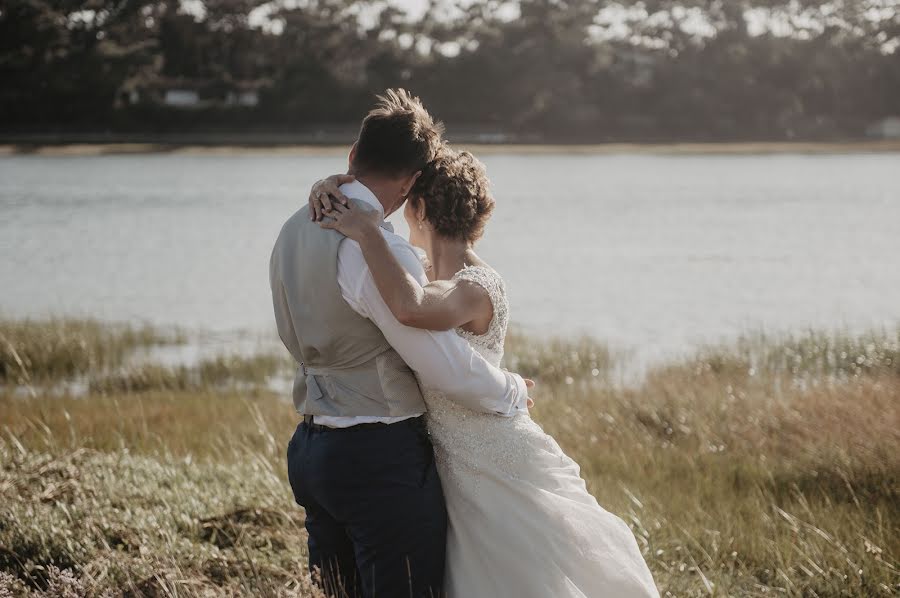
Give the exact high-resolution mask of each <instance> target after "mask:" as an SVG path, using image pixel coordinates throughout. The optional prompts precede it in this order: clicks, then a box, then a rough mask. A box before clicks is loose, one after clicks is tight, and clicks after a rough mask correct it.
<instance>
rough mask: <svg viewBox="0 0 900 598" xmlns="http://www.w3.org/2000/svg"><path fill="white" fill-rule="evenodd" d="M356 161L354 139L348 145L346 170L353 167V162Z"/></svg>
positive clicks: (348, 170)
mask: <svg viewBox="0 0 900 598" xmlns="http://www.w3.org/2000/svg"><path fill="white" fill-rule="evenodd" d="M355 161H356V141H354V142H353V145H351V146H350V155H349V156H347V172H350V171H351V170H352V169H353V162H355Z"/></svg>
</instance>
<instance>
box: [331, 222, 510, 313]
mask: <svg viewBox="0 0 900 598" xmlns="http://www.w3.org/2000/svg"><path fill="white" fill-rule="evenodd" d="M333 207H334V209H333V210H331V211H330V212H328V213H327V215H328V216H329V217H331V218H332V219H333V220H332V221H328V220H325V221H323V222H320V226H322V227H323V228H330V229H334V230H337V231H339V232H341V233H343V234H344V235H346V236H347V237H348V238H350V239H353V240H354V241H356V242H357V243H359V246H360V248H361V249H362V252H363V256H364V257H365V259H366V264H368V266H369V270H370V271H371V272H372V277H373V278H374V279H375V284H376V286H377V287H378V292H379V293H380V294H381V296H382V298H383V299H384V302H385V303H386V304H387V306H388V308H390V310H391V313H393V314H394V317H395V318H397V320H398V321H399V322H400V323H402V324H405V325H406V326H412V327H414V328H425V329H427V330H451V329H453V328H457V327H459V326H463V325H465V324H468V323H469V322H471V321H472V320H474V319H476V318H477V317H478V315H479V314H482V313H484V310H485V308H487V309H493V308H492V307H491V306H490V299H489V298H488V296H487V295H486V294H485V293H484V291H483V290H481V289H480V288H479V287H477V285H474V284H472V283H469V282H462V283H458V282H457V281H446V280H438V281H434V282H431V283H428V284H427V285H425V286H424V287H423V286H422V285H421V284H419V281H417V280H416V279H415V278H414V277H413V276H412V275H411V274H410V273H409V272H407V271H406V270H405V269H404V268H403V266H401V265H400V262H399V261H397V258H396V257H394V254H393V252H392V251H391V249H390V247H389V246H388V243H387V241H386V240H385V238H384V235H382V234H381V231H380V230H379V225H380V222H379V221H380V214H378V213H377V212H375V211H374V210H371V211H370V210H365V209H362V208H360V207H356V206H353V205H352V204H351V205H350V206H347V207H345V206H343V205H341V204H335V205H334V206H333Z"/></svg>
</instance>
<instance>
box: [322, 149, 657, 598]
mask: <svg viewBox="0 0 900 598" xmlns="http://www.w3.org/2000/svg"><path fill="white" fill-rule="evenodd" d="M345 180H346V179H345V177H341V176H336V177H330V178H329V179H325V180H323V181H320V182H319V183H317V184H316V186H315V187H313V192H312V194H311V195H310V202H311V204H312V206H311V207H312V209H314V210H316V211H317V213H319V212H324V213H325V214H326V215H328V216H330V217H331V218H332V220H331V221H328V220H325V221H323V222H321V225H322V226H323V227H325V228H333V229H337V230H338V231H339V232H341V233H343V234H344V235H346V236H347V237H349V238H351V239H353V240H355V241H357V242H358V243H359V244H360V246H361V248H362V251H363V254H364V255H365V258H366V262H367V264H368V266H369V269H370V270H371V272H372V276H373V277H374V279H375V282H376V284H377V286H378V290H379V292H380V293H381V295H382V297H383V298H384V300H385V302H386V303H387V305H388V307H390V309H391V312H393V314H394V316H395V317H396V318H397V319H398V320H399V321H400V322H402V323H404V324H406V325H408V326H413V327H417V328H425V329H431V330H450V329H455V330H456V331H457V333H458V334H460V335H461V336H462V337H463V338H465V339H466V340H467V341H468V342H469V343H471V344H472V346H473V347H474V348H475V349H476V350H477V351H478V352H479V353H480V354H481V355H483V356H484V357H485V359H487V360H488V361H490V362H492V363H493V364H495V365H499V363H500V361H501V359H502V358H503V341H504V338H505V336H506V328H507V324H508V322H509V305H508V303H507V298H506V290H505V286H504V282H503V278H502V277H501V276H500V275H499V274H498V273H497V272H496V271H494V270H493V269H491V268H490V266H488V265H487V263H485V262H484V261H483V260H482V259H481V258H479V257H478V255H477V254H476V253H475V251H474V249H473V246H474V244H475V242H476V241H477V240H478V239H479V238H480V237H481V235H482V233H483V231H484V227H485V224H486V223H487V220H488V219H489V218H490V215H491V212H492V211H493V208H494V199H493V198H492V197H491V195H490V192H489V189H488V180H487V176H486V173H485V170H484V166H483V165H482V164H481V163H480V162H479V161H478V160H477V159H475V158H474V157H473V156H472V155H471V154H469V153H468V152H456V151H453V150H451V149H449V148H446V149H445V150H444V151H443V153H442V155H441V156H440V157H439V158H438V159H437V160H436V161H435V162H433V163H432V164H430V165H429V166H428V167H427V168H426V169H425V171H424V172H423V173H422V176H421V177H420V178H419V181H418V182H417V183H416V186H415V187H414V189H413V192H412V193H411V194H410V199H409V200H408V201H407V202H406V207H405V208H404V216H405V217H406V220H407V222H408V223H409V229H410V239H409V241H410V243H412V244H413V245H415V246H417V247H420V248H422V249H424V253H425V255H426V257H427V263H426V268H427V269H428V276H429V280H430V281H431V282H430V283H429V284H427V285H426V286H424V287H423V286H421V285H420V284H419V283H418V282H417V281H416V279H415V278H413V277H412V276H411V275H410V274H408V273H407V272H406V270H404V269H403V267H402V266H401V265H400V263H399V262H398V261H397V260H396V259H395V258H394V255H393V253H392V252H391V250H390V248H389V247H388V245H387V243H386V242H385V240H384V237H383V235H382V234H381V233H380V232H379V225H380V221H379V215H378V214H377V213H376V212H370V211H367V210H364V209H362V208H359V207H354V206H353V205H352V204H350V205H349V207H348V206H344V205H342V204H340V203H338V202H330V201H329V202H328V204H329V205H328V206H323V205H322V202H321V199H319V198H320V197H322V194H323V193H331V194H332V195H340V194H339V193H337V183H339V182H344V181H345ZM326 197H327V196H326ZM425 401H426V403H427V405H428V414H427V418H428V426H429V430H430V432H431V436H432V440H433V443H434V448H435V455H436V461H437V465H438V472H439V473H440V477H441V481H442V485H443V488H444V494H445V496H446V502H447V514H448V519H449V528H448V534H447V576H446V581H445V591H446V594H447V596H448V597H449V598H492V597H507V596H508V597H516V598H581V597H587V598H618V597H621V598H634V597H646V596H658V595H659V594H658V592H657V590H656V586H655V585H654V583H653V578H652V577H651V575H650V571H649V569H648V568H647V565H646V563H645V562H644V559H643V557H642V556H641V553H640V550H639V548H638V545H637V542H636V541H635V538H634V535H633V534H632V532H631V530H630V529H629V527H628V526H627V525H626V524H625V523H624V522H623V521H622V520H621V519H619V518H618V517H616V516H615V515H613V514H611V513H609V512H608V511H606V510H604V509H603V508H602V507H600V505H599V504H597V501H596V500H595V499H594V497H593V496H591V494H590V493H588V491H587V489H586V487H585V484H584V481H583V480H582V479H581V476H580V470H579V467H578V465H577V464H576V463H575V462H574V461H573V460H572V459H570V458H569V457H568V456H566V454H565V453H564V452H563V451H562V449H561V448H560V447H559V445H558V444H557V443H556V441H555V440H554V439H553V438H552V437H551V436H549V435H548V434H546V433H544V431H543V430H542V429H541V427H540V426H539V425H538V424H536V423H535V422H534V421H532V420H531V418H530V417H529V415H528V414H527V413H525V412H523V413H519V414H518V415H516V416H515V417H512V418H502V417H495V416H491V415H486V414H481V413H476V412H474V411H470V410H467V409H465V408H463V407H461V406H459V405H458V404H456V403H453V402H451V401H449V400H447V399H445V398H444V397H443V396H442V395H441V394H440V393H437V392H433V391H427V389H426V392H425Z"/></svg>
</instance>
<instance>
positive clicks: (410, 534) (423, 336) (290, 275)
mask: <svg viewBox="0 0 900 598" xmlns="http://www.w3.org/2000/svg"><path fill="white" fill-rule="evenodd" d="M441 133H442V126H441V125H440V123H436V122H435V121H434V120H433V119H432V117H431V116H430V115H429V114H428V112H427V111H426V110H425V108H424V107H423V106H422V104H421V103H420V102H419V100H418V99H417V98H414V97H412V96H410V95H409V94H408V93H407V92H405V91H403V90H388V92H387V93H386V94H385V95H384V96H380V97H379V101H378V103H377V105H376V106H375V108H373V109H372V111H371V112H369V114H368V115H367V116H366V118H365V119H364V120H363V123H362V127H361V128H360V132H359V138H358V139H357V141H356V142H355V143H354V145H353V148H352V149H351V151H350V160H349V161H350V164H349V173H350V174H352V175H354V176H355V177H356V181H355V182H353V183H350V184H347V185H343V186H342V187H341V192H342V193H343V194H344V195H345V196H346V197H348V198H350V200H351V201H353V202H354V203H357V204H358V205H363V206H365V207H366V208H368V209H373V210H377V211H378V212H379V213H380V214H381V215H382V216H386V215H389V214H391V213H392V212H394V211H396V210H397V209H398V208H400V207H401V206H402V205H403V202H404V201H405V200H406V197H407V195H408V194H409V192H410V190H411V189H412V187H413V184H414V183H415V181H416V179H417V178H418V177H419V175H420V174H421V171H422V168H424V167H425V165H426V164H427V163H428V162H429V161H431V160H432V159H434V157H435V156H436V153H437V151H438V149H439V147H440V145H441V143H442V141H441ZM313 218H314V216H313V215H311V213H310V211H309V209H308V208H306V207H305V208H303V209H301V210H300V211H298V212H297V213H296V214H294V215H293V216H292V217H291V218H290V219H289V220H288V221H287V222H286V223H285V224H284V227H283V228H282V230H281V234H280V235H279V236H278V240H277V241H276V242H275V248H274V250H273V252H272V259H271V263H270V272H269V274H270V283H271V287H272V300H273V303H274V307H275V320H276V322H277V324H278V332H279V335H280V336H281V340H282V341H283V342H284V344H285V346H286V347H287V349H288V350H289V351H290V353H291V355H293V357H294V359H295V360H296V361H297V363H298V364H299V367H298V370H297V377H296V380H295V383H294V391H293V396H294V404H295V406H296V408H297V411H298V412H299V413H300V414H301V415H302V416H303V421H302V422H301V423H300V425H299V426H298V427H297V430H296V432H295V433H294V436H293V438H292V439H291V441H290V444H289V445H288V454H287V458H288V477H289V479H290V483H291V488H292V489H293V492H294V498H295V499H296V501H297V503H298V504H300V505H301V506H303V507H304V509H305V510H306V529H307V531H308V532H309V565H310V569H311V571H313V575H314V578H315V579H317V581H318V583H319V584H320V585H321V586H322V587H323V588H324V589H325V591H326V592H327V593H329V594H330V595H339V596H344V595H348V596H353V597H355V596H364V597H365V598H371V597H373V596H374V597H377V598H400V597H407V596H409V597H412V598H419V597H427V596H439V595H441V593H442V585H443V576H444V546H445V538H446V529H447V514H446V509H445V506H444V496H443V492H442V490H441V483H440V480H439V479H438V476H437V471H436V469H435V464H434V456H433V452H432V446H431V442H430V439H429V436H428V432H427V430H426V427H425V422H424V420H423V414H424V413H425V403H424V401H423V399H422V392H421V390H420V389H419V385H418V383H417V380H416V376H415V375H414V373H415V374H417V375H418V377H419V380H421V382H422V384H423V386H425V387H427V388H431V389H435V390H438V391H441V392H443V393H444V394H445V395H446V396H447V397H448V398H450V399H451V400H454V401H457V402H459V403H461V404H464V405H465V406H467V407H469V408H472V409H476V410H478V411H482V412H487V413H494V414H497V415H500V416H510V415H513V414H514V413H516V412H517V411H519V410H523V409H526V401H527V399H528V397H527V390H526V386H525V383H524V381H523V380H522V378H520V377H519V376H517V375H515V374H510V373H508V372H504V371H501V370H499V369H497V368H495V367H493V366H491V365H490V364H489V363H488V362H486V361H485V360H484V359H482V358H481V357H480V356H479V355H478V354H477V353H475V352H474V351H473V350H472V348H471V347H470V346H469V345H468V343H466V342H465V341H464V340H463V339H462V338H460V337H459V336H458V335H456V334H455V333H454V332H452V331H447V332H429V331H425V330H417V329H413V328H407V327H405V326H402V325H401V324H400V323H399V322H398V321H397V320H396V319H395V318H394V316H393V315H392V314H391V312H390V310H389V309H388V307H387V305H386V304H385V303H384V301H383V300H382V298H381V295H380V294H379V293H378V289H377V288H376V286H375V282H374V280H373V278H372V276H371V274H370V273H369V270H368V267H367V266H366V262H365V259H364V258H363V255H362V251H361V250H360V247H359V245H358V244H357V243H356V242H354V241H352V240H349V239H345V238H343V237H342V236H341V235H340V234H339V233H337V232H336V231H333V230H325V229H322V228H321V227H320V226H319V225H318V224H317V223H316V222H314V221H313ZM382 226H383V234H384V236H385V238H386V240H387V241H388V244H389V246H390V247H391V249H392V251H393V253H394V255H395V256H396V257H397V259H398V260H399V261H400V263H401V264H402V265H403V266H404V267H405V268H406V269H407V270H408V271H409V272H410V273H411V274H412V275H413V276H414V277H415V278H416V279H418V280H419V281H420V282H421V283H422V284H423V285H424V284H426V283H427V278H426V276H425V272H424V269H423V267H422V265H421V263H420V261H419V259H418V257H417V255H416V253H415V251H414V250H413V248H412V246H411V245H410V244H409V243H408V242H407V241H406V240H405V239H403V238H402V237H400V236H398V235H395V234H393V232H391V228H390V225H389V224H387V223H385V224H383V225H382Z"/></svg>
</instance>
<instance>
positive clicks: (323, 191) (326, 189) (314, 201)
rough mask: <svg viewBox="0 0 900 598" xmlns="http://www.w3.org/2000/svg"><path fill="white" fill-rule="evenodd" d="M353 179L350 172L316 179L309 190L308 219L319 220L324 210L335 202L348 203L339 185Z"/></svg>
mask: <svg viewBox="0 0 900 598" xmlns="http://www.w3.org/2000/svg"><path fill="white" fill-rule="evenodd" d="M355 180H356V177H355V176H353V175H352V174H333V175H331V176H330V177H328V178H325V179H322V180H321V181H316V183H315V184H314V185H313V186H312V189H311V190H310V192H309V219H310V220H312V221H313V222H320V221H321V220H322V218H323V217H324V216H325V211H326V210H331V209H332V208H333V207H334V205H335V202H340V203H342V204H344V205H345V206H346V205H349V204H350V201H349V200H348V199H347V197H346V196H345V195H344V194H343V193H341V190H340V186H341V185H345V184H347V183H352V182H353V181H355Z"/></svg>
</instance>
